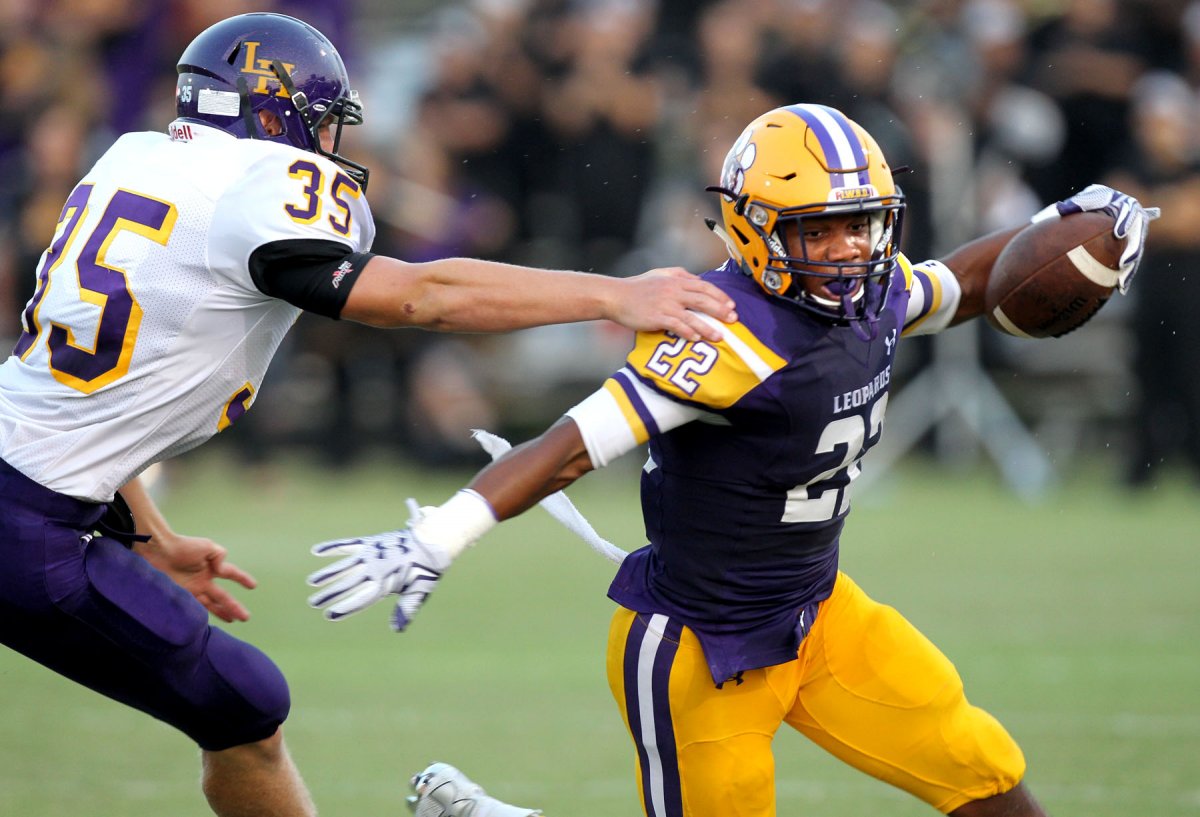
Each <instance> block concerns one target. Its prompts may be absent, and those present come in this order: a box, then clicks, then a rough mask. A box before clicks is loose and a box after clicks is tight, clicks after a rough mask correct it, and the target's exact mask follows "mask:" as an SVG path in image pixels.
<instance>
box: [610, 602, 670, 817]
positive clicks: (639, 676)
mask: <svg viewBox="0 0 1200 817" xmlns="http://www.w3.org/2000/svg"><path fill="white" fill-rule="evenodd" d="M650 619H651V617H650V616H647V615H642V614H639V615H637V616H635V617H634V618H633V624H632V625H631V626H630V630H629V635H628V637H627V638H626V640H625V659H624V673H625V710H626V712H627V714H628V717H629V730H630V732H631V733H632V735H633V739H634V743H635V744H636V746H637V752H638V762H639V764H640V765H641V771H642V801H643V803H644V804H645V808H646V814H647V815H648V816H649V817H677V815H682V814H683V794H682V788H681V784H680V780H679V758H678V756H677V755H676V751H675V729H674V726H673V724H672V722H671V701H670V682H671V666H672V664H674V662H675V654H676V652H677V651H678V649H679V637H680V635H681V633H682V632H683V626H682V625H681V624H678V623H676V622H675V621H674V620H673V619H669V618H667V617H666V616H655V617H653V620H654V624H655V630H654V631H651V630H650V629H648V628H647V622H648V621H649V620H650ZM647 713H648V714H649V715H650V717H651V718H652V720H653V724H652V730H651V729H649V728H647V727H648V725H647V724H646V722H645V715H646V714H647ZM651 731H652V733H653V734H651Z"/></svg>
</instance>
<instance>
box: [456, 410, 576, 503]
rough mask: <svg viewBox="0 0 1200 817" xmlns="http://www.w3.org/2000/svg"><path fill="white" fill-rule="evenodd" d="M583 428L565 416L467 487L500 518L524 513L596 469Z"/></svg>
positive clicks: (487, 468) (499, 460) (492, 465)
mask: <svg viewBox="0 0 1200 817" xmlns="http://www.w3.org/2000/svg"><path fill="white" fill-rule="evenodd" d="M593 467H594V466H593V465H592V460H591V458H590V457H589V456H588V452H587V447H586V446H585V445H584V442H583V436H582V435H581V434H580V433H579V426H577V425H576V424H575V421H574V420H572V419H571V418H570V417H563V418H562V419H560V420H559V421H558V422H557V423H555V424H554V425H553V426H551V427H550V428H549V429H547V431H546V432H545V433H544V434H542V435H541V436H540V437H537V438H536V439H533V440H530V441H529V442H527V443H523V444H521V445H518V446H516V447H514V448H513V449H512V450H511V451H509V452H508V453H507V454H505V455H504V456H503V457H501V458H500V459H498V460H496V461H495V462H493V463H492V464H491V465H489V466H487V467H486V468H484V469H483V470H482V471H480V472H479V474H478V475H477V476H476V477H475V479H473V480H471V483H470V484H469V485H468V486H467V488H468V490H472V491H475V492H476V493H478V494H479V495H480V496H482V497H483V498H484V499H486V500H487V501H488V504H489V505H491V506H492V512H493V513H494V514H495V515H496V519H497V520H499V521H503V520H505V519H511V518H512V517H514V516H517V515H519V514H522V513H524V512H525V511H527V510H529V509H530V508H532V507H533V506H534V505H536V504H537V503H538V501H539V500H542V499H544V498H546V497H548V496H550V494H552V493H554V492H555V491H561V490H562V489H564V488H566V487H567V486H568V485H570V484H571V483H573V482H574V481H575V480H577V479H579V478H580V477H582V476H583V475H584V474H586V473H587V472H589V471H591V470H593Z"/></svg>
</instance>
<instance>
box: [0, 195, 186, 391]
mask: <svg viewBox="0 0 1200 817" xmlns="http://www.w3.org/2000/svg"><path fill="white" fill-rule="evenodd" d="M92 191H93V186H92V185H90V184H81V185H79V186H78V187H76V188H75V190H74V191H72V193H71V195H70V196H69V197H68V198H67V203H66V204H64V205H63V209H62V213H61V214H60V215H59V219H58V226H57V227H56V229H55V234H54V241H53V242H52V243H51V245H50V248H49V249H48V250H47V251H46V255H45V257H44V259H43V261H42V265H41V267H40V268H39V269H38V280H37V289H36V290H35V291H34V294H33V297H32V298H31V299H30V300H29V303H28V305H26V307H25V311H24V312H23V313H22V314H21V328H22V333H21V337H20V338H19V339H18V340H17V345H16V347H15V348H14V349H13V354H14V355H16V356H17V357H19V358H21V359H22V360H25V359H26V358H28V357H29V355H30V354H31V353H32V351H33V350H34V348H35V346H36V344H37V342H38V339H39V338H40V337H43V335H44V336H45V338H46V345H47V350H48V357H49V365H50V372H51V373H52V374H53V375H54V378H55V379H56V380H58V381H59V382H60V383H63V384H65V385H67V386H70V387H71V388H73V389H76V390H77V391H81V392H84V393H85V394H91V393H92V392H94V391H96V390H98V389H100V388H103V387H104V386H107V385H108V384H109V383H112V382H113V381H115V380H117V379H118V378H120V377H123V376H124V375H125V374H126V373H127V372H128V371H129V362H130V359H131V358H132V357H133V347H134V343H135V342H136V341H137V334H138V328H139V326H140V325H141V322H142V309H141V306H139V305H138V302H137V298H135V297H134V294H133V290H132V289H131V288H130V286H129V280H128V276H127V273H126V270H123V269H120V268H118V267H114V266H111V265H109V264H108V263H106V260H107V256H108V253H109V250H110V249H111V248H112V244H113V242H114V241H115V240H116V239H117V238H118V237H119V236H120V235H121V234H122V233H127V232H128V233H133V234H134V235H136V236H141V237H143V238H145V239H146V240H148V241H153V242H155V243H157V244H161V245H163V246H166V243H167V240H168V239H169V238H170V236H171V230H172V229H173V228H174V226H175V221H176V218H177V215H178V214H177V212H176V209H175V206H174V205H173V204H169V203H167V202H165V201H160V200H158V199H154V198H150V197H149V196H143V195H141V194H138V193H134V192H131V191H129V190H118V191H117V192H116V193H114V194H113V195H112V197H111V198H109V199H108V201H107V202H102V203H94V202H92V201H91V196H92ZM93 206H97V207H98V206H103V208H104V209H103V213H102V215H101V216H100V218H99V220H98V221H96V222H95V226H93V227H90V229H87V230H86V231H85V230H84V229H83V226H84V225H85V224H87V223H89V219H88V214H89V212H90V211H91V209H92V207H93ZM81 233H85V234H84V235H81ZM82 304H87V305H90V308H88V307H84V308H83V309H81V305H82ZM46 306H50V307H51V308H50V309H49V313H50V314H49V316H48V317H49V327H48V328H47V327H45V326H43V321H42V312H43V309H44V307H46ZM59 316H70V317H69V320H70V323H67V322H66V320H63V321H59V320H55V318H57V317H59ZM89 333H90V334H91V337H86V335H88V334H89Z"/></svg>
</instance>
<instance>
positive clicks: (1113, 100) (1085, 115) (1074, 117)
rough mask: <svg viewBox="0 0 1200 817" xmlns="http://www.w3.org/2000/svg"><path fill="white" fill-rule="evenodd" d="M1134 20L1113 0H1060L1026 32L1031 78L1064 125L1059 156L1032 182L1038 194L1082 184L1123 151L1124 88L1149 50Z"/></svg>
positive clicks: (1048, 195)
mask: <svg viewBox="0 0 1200 817" xmlns="http://www.w3.org/2000/svg"><path fill="white" fill-rule="evenodd" d="M1139 22H1140V20H1139V19H1138V17H1137V16H1136V14H1135V12H1134V9H1133V8H1132V6H1131V5H1130V4H1125V5H1121V4H1118V3H1117V0H1067V2H1066V4H1065V9H1064V11H1063V13H1062V15H1061V16H1059V17H1056V18H1053V19H1051V20H1050V21H1049V22H1048V23H1046V24H1045V25H1043V26H1041V27H1039V28H1038V29H1036V30H1035V31H1033V32H1032V33H1031V34H1030V60H1029V63H1030V65H1031V66H1032V68H1031V70H1030V80H1029V81H1030V84H1031V85H1032V86H1033V87H1035V88H1037V89H1039V90H1041V91H1043V92H1045V93H1046V94H1048V95H1049V96H1050V97H1051V98H1053V99H1054V100H1055V101H1056V102H1057V103H1058V105H1059V107H1060V108H1061V109H1062V112H1063V118H1064V121H1065V122H1066V126H1067V127H1066V139H1065V142H1064V144H1063V149H1062V153H1061V155H1060V156H1059V158H1058V161H1056V162H1054V163H1053V165H1048V166H1046V167H1045V168H1043V169H1042V171H1041V172H1039V173H1037V174H1036V175H1035V177H1034V178H1033V180H1032V182H1033V185H1034V188H1035V189H1036V190H1037V192H1038V196H1039V198H1040V199H1041V200H1043V201H1052V200H1054V199H1057V198H1060V197H1061V196H1062V194H1063V193H1065V192H1070V191H1076V190H1081V189H1083V188H1084V187H1086V186H1087V185H1088V184H1090V183H1092V182H1093V181H1095V180H1096V179H1098V178H1100V177H1101V176H1102V175H1103V174H1104V173H1105V171H1107V170H1108V169H1110V168H1112V167H1113V166H1114V165H1115V163H1116V162H1117V161H1119V158H1120V157H1121V156H1122V155H1124V154H1125V152H1126V151H1127V148H1128V145H1129V138H1130V137H1129V101H1130V90H1131V89H1132V87H1133V84H1134V82H1136V81H1137V78H1138V76H1139V75H1140V74H1141V72H1142V71H1143V70H1144V68H1145V65H1146V53H1147V52H1148V51H1149V50H1150V48H1151V44H1149V43H1147V42H1146V41H1145V40H1144V38H1143V36H1142V29H1141V28H1140V25H1139Z"/></svg>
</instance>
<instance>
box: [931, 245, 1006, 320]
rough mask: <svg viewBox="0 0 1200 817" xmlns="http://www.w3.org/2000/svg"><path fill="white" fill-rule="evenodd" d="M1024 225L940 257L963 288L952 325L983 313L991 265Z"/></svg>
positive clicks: (963, 246)
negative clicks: (984, 294) (984, 295)
mask: <svg viewBox="0 0 1200 817" xmlns="http://www.w3.org/2000/svg"><path fill="white" fill-rule="evenodd" d="M1024 226H1025V225H1024V224H1022V225H1020V226H1018V227H1012V228H1010V229H1007V230H1000V231H999V232H995V233H991V234H990V235H985V236H983V237H982V238H977V239H975V240H974V241H969V242H967V243H966V244H963V245H962V246H961V247H959V248H958V249H956V250H954V251H953V252H951V253H950V254H949V255H947V256H946V257H945V258H942V259H941V261H942V263H943V264H945V265H946V266H947V267H949V268H950V270H951V271H952V272H953V273H954V277H955V278H957V279H958V285H959V286H960V287H961V288H962V296H961V298H960V300H959V302H958V311H957V312H955V313H954V318H953V319H952V320H951V321H950V325H951V326H953V325H955V324H959V323H962V322H963V321H967V320H970V319H971V318H977V317H979V316H980V315H982V314H983V293H984V291H985V290H986V289H987V282H988V276H989V275H990V274H991V272H992V265H993V264H995V263H996V259H997V258H998V257H999V256H1000V251H1001V250H1003V249H1004V247H1005V245H1007V244H1008V242H1009V240H1010V239H1011V238H1012V237H1013V236H1014V235H1016V234H1017V233H1019V232H1020V231H1021V230H1022V229H1023V228H1024Z"/></svg>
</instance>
